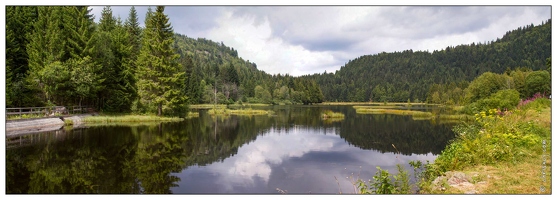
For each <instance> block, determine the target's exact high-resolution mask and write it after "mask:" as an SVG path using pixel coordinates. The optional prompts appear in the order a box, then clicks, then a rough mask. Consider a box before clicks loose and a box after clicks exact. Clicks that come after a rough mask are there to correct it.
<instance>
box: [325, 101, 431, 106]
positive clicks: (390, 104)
mask: <svg viewBox="0 0 557 200" xmlns="http://www.w3.org/2000/svg"><path fill="white" fill-rule="evenodd" d="M318 105H331V106H350V105H362V106H408V105H411V106H412V105H422V106H423V105H437V104H428V103H408V102H390V103H385V102H323V103H319V104H318Z"/></svg>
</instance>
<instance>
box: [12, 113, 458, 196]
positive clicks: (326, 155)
mask: <svg viewBox="0 0 557 200" xmlns="http://www.w3.org/2000/svg"><path fill="white" fill-rule="evenodd" d="M266 109H273V110H274V111H275V115H273V116H251V117H250V116H230V117H225V118H214V117H211V116H209V115H207V114H206V112H205V111H204V110H201V111H200V116H199V117H198V118H192V119H187V120H186V121H183V122H176V123H160V124H157V123H141V124H131V125H125V126H124V125H111V126H89V127H85V128H74V129H63V130H60V131H55V132H49V133H42V134H33V135H26V136H22V137H16V138H7V139H6V146H7V149H6V184H7V186H6V193H57V194H61V193H74V194H75V193H108V194H121V193H175V194H205V193H211V194H215V193H243V194H251V193H264V194H278V193H279V190H278V189H280V190H282V191H285V192H287V193H289V194H299V193H303V194H307V193H320V194H323V193H325V194H334V193H337V194H338V193H339V192H340V191H342V193H343V194H344V193H353V192H354V188H353V186H352V184H351V180H354V179H356V178H358V177H359V178H361V179H363V180H368V179H372V176H373V175H374V173H375V171H376V166H379V167H381V168H382V169H387V170H389V171H390V172H396V165H397V164H401V165H404V166H405V167H406V168H407V169H408V170H409V172H410V173H411V174H412V170H411V168H410V166H409V165H408V162H409V161H412V160H421V161H424V162H425V161H426V160H429V161H433V160H434V159H435V157H436V155H437V154H439V153H440V152H441V150H442V149H443V148H444V147H445V145H446V144H447V142H448V141H449V140H450V139H452V138H453V137H454V135H453V132H452V131H451V127H452V126H453V125H454V124H451V123H441V122H436V121H430V120H413V119H412V118H411V117H409V116H396V115H362V114H356V113H355V111H354V109H353V108H352V107H351V106H275V107H268V108H266ZM325 109H330V110H333V111H338V112H342V113H344V114H345V119H344V120H342V121H338V122H331V121H323V120H321V119H320V113H321V111H323V110H325ZM427 109H430V108H427ZM393 145H394V147H393ZM395 147H396V148H395ZM335 178H336V179H337V180H338V182H337V180H335ZM339 185H340V186H339Z"/></svg>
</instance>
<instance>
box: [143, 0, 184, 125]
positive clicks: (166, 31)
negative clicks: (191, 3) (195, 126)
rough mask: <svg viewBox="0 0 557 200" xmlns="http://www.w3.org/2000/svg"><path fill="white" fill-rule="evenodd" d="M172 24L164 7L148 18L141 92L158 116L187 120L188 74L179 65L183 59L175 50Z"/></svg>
mask: <svg viewBox="0 0 557 200" xmlns="http://www.w3.org/2000/svg"><path fill="white" fill-rule="evenodd" d="M149 10H150V9H149ZM168 21H169V18H168V17H167V16H166V15H165V14H164V6H157V9H156V11H155V12H154V13H151V12H148V13H147V15H146V21H145V31H144V35H143V42H142V47H141V51H140V54H139V58H138V62H137V65H138V70H137V78H138V81H137V89H138V95H139V98H140V100H141V103H142V104H143V105H147V106H148V107H150V110H156V113H157V115H159V116H160V115H170V116H180V117H184V116H185V115H186V111H187V106H186V100H187V97H186V95H185V94H184V90H183V88H184V83H185V70H184V69H183V68H182V67H181V66H180V64H179V63H178V62H177V59H178V58H179V56H180V55H178V54H176V52H175V49H174V48H173V47H172V44H173V43H174V39H173V29H172V26H171V25H170V23H169V22H168ZM153 108H154V109H153Z"/></svg>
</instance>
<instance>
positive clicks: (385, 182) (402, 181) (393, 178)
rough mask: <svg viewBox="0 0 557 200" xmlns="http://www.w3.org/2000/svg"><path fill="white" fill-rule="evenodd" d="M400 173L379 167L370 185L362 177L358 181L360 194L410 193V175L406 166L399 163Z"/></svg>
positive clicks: (357, 185)
mask: <svg viewBox="0 0 557 200" xmlns="http://www.w3.org/2000/svg"><path fill="white" fill-rule="evenodd" d="M397 170H398V173H397V174H396V175H392V174H390V173H389V171H388V170H384V169H381V167H379V166H378V167H377V171H376V173H375V175H374V176H373V181H372V180H370V181H369V183H368V184H369V185H368V184H366V183H365V182H364V181H362V180H361V179H358V180H357V181H356V187H357V188H358V190H359V191H358V192H359V193H360V194H410V192H411V191H410V176H409V175H408V172H407V171H406V170H404V168H403V167H402V166H401V165H400V164H397Z"/></svg>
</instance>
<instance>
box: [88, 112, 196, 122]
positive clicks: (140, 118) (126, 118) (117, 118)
mask: <svg viewBox="0 0 557 200" xmlns="http://www.w3.org/2000/svg"><path fill="white" fill-rule="evenodd" d="M188 115H189V114H188ZM182 120H184V119H182V118H178V117H159V116H155V115H112V116H90V117H84V118H83V119H82V120H81V121H82V122H85V123H111V122H174V121H182Z"/></svg>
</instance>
